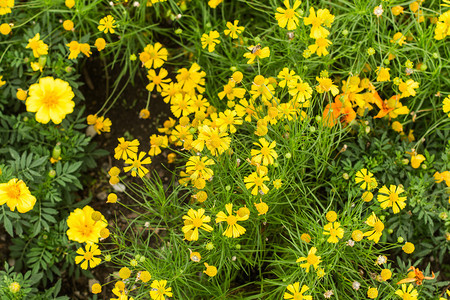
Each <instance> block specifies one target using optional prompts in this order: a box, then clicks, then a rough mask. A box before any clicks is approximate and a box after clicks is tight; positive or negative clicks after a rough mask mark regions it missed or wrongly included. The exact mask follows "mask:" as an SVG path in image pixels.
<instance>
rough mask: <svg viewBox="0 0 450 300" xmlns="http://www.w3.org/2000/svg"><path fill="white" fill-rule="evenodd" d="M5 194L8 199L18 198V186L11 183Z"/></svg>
mask: <svg viewBox="0 0 450 300" xmlns="http://www.w3.org/2000/svg"><path fill="white" fill-rule="evenodd" d="M7 194H8V197H9V198H10V199H15V200H18V199H19V198H20V188H19V187H18V186H17V185H12V186H10V187H9V188H8V193H7Z"/></svg>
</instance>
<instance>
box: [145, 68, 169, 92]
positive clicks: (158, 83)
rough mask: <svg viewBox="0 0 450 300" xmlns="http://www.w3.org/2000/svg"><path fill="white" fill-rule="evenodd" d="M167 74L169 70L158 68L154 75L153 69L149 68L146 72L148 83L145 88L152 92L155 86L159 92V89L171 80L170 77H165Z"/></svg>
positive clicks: (163, 87)
mask: <svg viewBox="0 0 450 300" xmlns="http://www.w3.org/2000/svg"><path fill="white" fill-rule="evenodd" d="M167 75H169V72H167V70H166V69H164V68H161V69H159V74H158V75H156V72H155V70H153V69H150V70H149V71H148V74H147V78H148V80H150V83H149V84H148V85H147V86H146V89H147V90H149V91H150V92H152V91H153V90H154V88H155V87H156V91H158V92H159V93H161V91H162V90H163V89H165V88H166V87H167V84H168V83H169V82H171V81H172V79H170V78H166V77H167Z"/></svg>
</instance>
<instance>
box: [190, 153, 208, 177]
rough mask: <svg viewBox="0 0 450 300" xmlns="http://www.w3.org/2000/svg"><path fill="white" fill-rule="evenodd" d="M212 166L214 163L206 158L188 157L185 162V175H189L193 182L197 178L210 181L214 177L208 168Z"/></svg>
mask: <svg viewBox="0 0 450 300" xmlns="http://www.w3.org/2000/svg"><path fill="white" fill-rule="evenodd" d="M212 165H214V161H213V160H212V159H210V158H208V157H206V156H203V157H200V156H197V155H194V156H191V157H189V160H188V161H187V162H186V173H188V174H190V178H191V179H193V180H195V179H197V178H203V179H205V180H210V179H211V178H212V176H213V175H214V172H213V170H211V169H210V168H208V166H212Z"/></svg>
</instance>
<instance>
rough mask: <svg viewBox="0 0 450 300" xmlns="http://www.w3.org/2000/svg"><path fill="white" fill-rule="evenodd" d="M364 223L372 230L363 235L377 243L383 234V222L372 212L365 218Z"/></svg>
mask: <svg viewBox="0 0 450 300" xmlns="http://www.w3.org/2000/svg"><path fill="white" fill-rule="evenodd" d="M366 224H367V225H369V226H370V227H373V230H369V231H367V232H365V233H364V236H367V239H368V240H373V241H374V242H375V243H378V241H379V240H380V237H381V236H382V235H383V230H384V224H383V222H381V221H380V219H378V217H377V216H376V215H375V213H374V212H372V214H371V215H370V217H368V218H367V220H366Z"/></svg>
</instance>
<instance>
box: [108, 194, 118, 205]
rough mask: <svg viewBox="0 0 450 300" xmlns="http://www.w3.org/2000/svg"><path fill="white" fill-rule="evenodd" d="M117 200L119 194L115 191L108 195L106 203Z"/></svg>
mask: <svg viewBox="0 0 450 300" xmlns="http://www.w3.org/2000/svg"><path fill="white" fill-rule="evenodd" d="M116 202H117V195H116V194H114V193H110V194H109V195H108V198H107V201H106V203H116Z"/></svg>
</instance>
